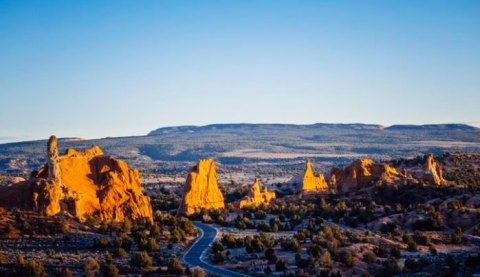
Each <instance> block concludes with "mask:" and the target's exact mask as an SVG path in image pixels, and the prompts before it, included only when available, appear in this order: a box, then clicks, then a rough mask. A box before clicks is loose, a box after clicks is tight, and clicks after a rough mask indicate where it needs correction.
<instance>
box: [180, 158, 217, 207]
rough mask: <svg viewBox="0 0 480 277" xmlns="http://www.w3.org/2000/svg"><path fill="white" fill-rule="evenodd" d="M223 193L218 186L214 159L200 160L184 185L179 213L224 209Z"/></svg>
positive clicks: (191, 170)
mask: <svg viewBox="0 0 480 277" xmlns="http://www.w3.org/2000/svg"><path fill="white" fill-rule="evenodd" d="M223 208H225V204H224V202H223V195H222V192H221V191H220V189H219V188H218V183H217V172H216V170H215V162H214V161H213V160H210V159H208V160H199V161H198V164H197V165H196V166H194V167H192V168H191V169H190V172H189V173H188V177H187V180H186V182H185V185H184V187H183V197H182V202H181V204H180V207H179V208H178V211H177V215H179V216H180V215H192V214H194V213H196V212H199V211H201V210H202V209H223Z"/></svg>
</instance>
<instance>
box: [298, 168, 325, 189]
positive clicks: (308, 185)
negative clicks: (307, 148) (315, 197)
mask: <svg viewBox="0 0 480 277" xmlns="http://www.w3.org/2000/svg"><path fill="white" fill-rule="evenodd" d="M327 189H328V185H327V182H326V181H325V177H324V176H323V174H319V175H318V177H317V176H315V174H314V172H313V169H312V164H311V163H310V161H307V162H306V163H305V171H304V173H303V179H302V184H301V187H300V189H299V191H300V192H318V191H325V190H327Z"/></svg>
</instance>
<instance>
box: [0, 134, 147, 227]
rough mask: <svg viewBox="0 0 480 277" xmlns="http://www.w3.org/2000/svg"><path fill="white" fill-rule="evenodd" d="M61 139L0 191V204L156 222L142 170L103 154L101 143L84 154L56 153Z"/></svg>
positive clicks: (47, 212) (51, 142)
mask: <svg viewBox="0 0 480 277" xmlns="http://www.w3.org/2000/svg"><path fill="white" fill-rule="evenodd" d="M56 144H57V140H56V138H55V137H54V136H52V137H51V138H50V140H49V144H48V147H47V148H48V162H47V164H46V165H45V166H44V167H42V168H40V169H39V170H38V171H37V172H36V174H34V176H33V177H32V178H31V179H30V180H27V181H24V182H20V183H17V184H13V185H11V186H9V187H6V188H3V189H2V191H0V205H3V206H13V207H23V208H27V209H33V210H36V211H38V212H39V213H41V214H44V215H56V214H58V213H65V214H70V215H72V216H76V217H78V218H79V219H80V220H84V219H85V218H86V216H94V217H99V218H101V219H102V220H114V221H123V220H124V219H125V218H129V219H133V220H135V219H142V218H144V219H148V220H152V207H151V205H150V199H149V197H147V196H144V195H143V193H142V190H141V187H140V179H139V176H138V171H137V170H135V169H129V168H128V166H127V164H126V163H125V162H124V161H121V160H116V159H114V158H113V157H111V156H106V155H103V152H102V150H101V149H100V148H99V147H98V146H92V148H90V149H86V150H85V151H83V152H79V151H76V150H74V149H68V150H67V151H66V154H65V155H63V156H58V149H57V147H56Z"/></svg>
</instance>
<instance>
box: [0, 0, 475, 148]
mask: <svg viewBox="0 0 480 277" xmlns="http://www.w3.org/2000/svg"><path fill="white" fill-rule="evenodd" d="M0 103H1V107H0V142H2V141H3V142H5V141H12V140H25V139H37V138H46V137H48V135H50V134H57V135H58V136H78V137H84V138H96V137H105V136H128V135H143V134H146V133H148V132H149V131H150V130H152V129H156V128H158V127H162V126H172V125H203V124H210V123H235V122H252V123H257V122H258V123H270V122H276V123H300V124H303V123H315V122H345V123H352V122H363V123H379V124H384V125H391V124H397V123H413V124H422V123H471V124H480V109H479V107H480V1H461V0H460V1H459V0H455V1H453V0H452V1H442V0H432V1H400V0H397V1H339V0H332V1H293V0H292V1H281V0H275V1H221V0H218V1H75V2H74V1H17V0H16V1H5V0H4V1H1V2H0Z"/></svg>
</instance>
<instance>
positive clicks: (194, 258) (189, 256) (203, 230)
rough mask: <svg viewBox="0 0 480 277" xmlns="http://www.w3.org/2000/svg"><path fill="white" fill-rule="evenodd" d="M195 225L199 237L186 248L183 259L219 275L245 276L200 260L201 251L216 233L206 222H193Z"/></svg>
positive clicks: (213, 238) (212, 239)
mask: <svg viewBox="0 0 480 277" xmlns="http://www.w3.org/2000/svg"><path fill="white" fill-rule="evenodd" d="M193 224H195V227H197V230H198V231H199V232H200V238H199V239H198V240H197V241H196V242H195V243H194V244H193V245H192V246H191V247H190V249H188V251H187V253H185V255H183V261H184V262H185V263H187V264H189V265H191V266H199V267H201V268H203V269H204V270H205V271H208V272H210V273H213V274H217V275H220V276H231V277H245V276H247V275H243V274H240V273H237V272H233V271H230V270H227V269H223V268H220V267H216V266H213V265H210V264H207V263H206V262H204V261H202V259H201V256H202V253H203V252H204V251H205V250H207V248H208V246H209V245H210V244H211V243H212V242H213V241H214V240H215V236H216V235H217V230H216V229H215V228H213V227H211V226H209V225H207V224H203V223H200V222H194V223H193Z"/></svg>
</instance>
